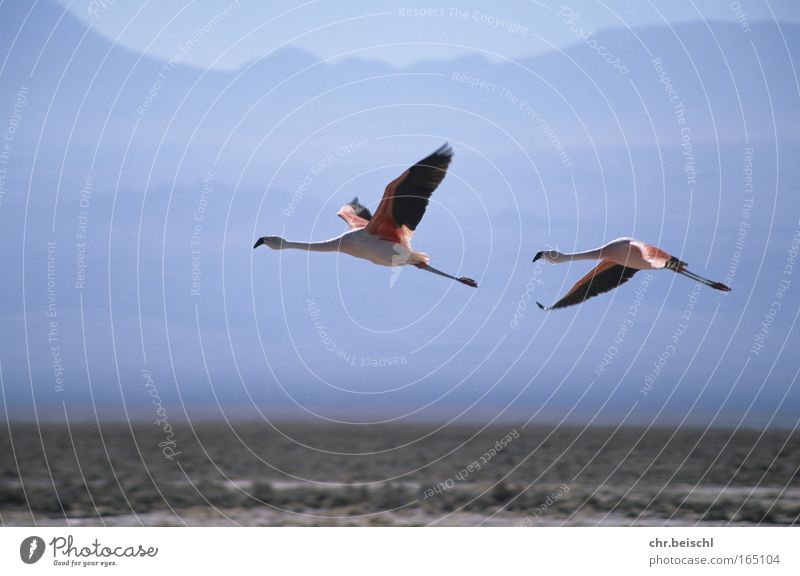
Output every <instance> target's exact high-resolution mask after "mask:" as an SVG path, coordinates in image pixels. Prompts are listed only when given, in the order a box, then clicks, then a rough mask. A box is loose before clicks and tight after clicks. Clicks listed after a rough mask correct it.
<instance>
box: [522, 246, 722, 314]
mask: <svg viewBox="0 0 800 576" xmlns="http://www.w3.org/2000/svg"><path fill="white" fill-rule="evenodd" d="M539 258H544V259H545V260H547V261H548V262H553V263H554V264H560V263H561V262H571V261H572V260H600V264H598V265H597V266H596V267H595V268H594V269H593V270H592V271H591V272H589V273H588V274H587V275H586V276H584V277H583V278H581V279H580V280H578V281H577V282H576V283H575V285H574V286H573V287H572V289H570V291H569V292H567V293H566V294H565V295H564V297H563V298H561V299H560V300H559V301H558V302H556V303H555V304H553V305H552V306H543V305H541V304H539V303H538V302H537V303H536V304H538V305H539V308H541V309H542V310H552V309H554V308H564V307H565V306H572V305H573V304H579V303H581V302H583V301H584V300H588V299H589V298H591V297H592V296H597V295H598V294H602V293H603V292H608V291H609V290H613V289H614V288H616V287H617V286H619V285H621V284H624V283H625V282H627V281H628V280H630V279H631V277H632V276H633V275H634V274H636V273H637V272H638V271H639V270H661V269H667V270H672V271H673V272H677V273H678V274H682V275H684V276H688V277H689V278H691V279H692V280H694V281H696V282H700V283H701V284H705V285H706V286H710V287H711V288H714V289H715V290H722V291H723V292H730V291H731V289H730V288H728V287H727V286H726V285H725V284H722V283H720V282H714V281H712V280H709V279H708V278H703V277H702V276H698V275H697V274H694V273H692V272H689V271H688V270H687V269H686V266H687V264H686V262H682V261H681V260H678V259H677V258H675V257H674V256H671V255H670V254H667V253H666V252H664V251H663V250H661V249H660V248H658V247H657V246H653V245H651V244H647V243H645V242H641V241H639V240H636V239H635V238H618V239H617V240H612V241H611V242H609V243H608V244H606V245H604V246H601V247H600V248H595V249H594V250H588V251H586V252H575V253H573V254H562V253H561V252H559V251H557V250H546V251H544V252H538V253H537V254H536V256H534V258H533V261H534V262H536V261H537V260H538V259H539Z"/></svg>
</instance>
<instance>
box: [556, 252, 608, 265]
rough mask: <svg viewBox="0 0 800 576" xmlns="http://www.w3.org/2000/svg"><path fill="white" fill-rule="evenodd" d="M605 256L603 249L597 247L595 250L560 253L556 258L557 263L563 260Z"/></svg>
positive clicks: (592, 258)
mask: <svg viewBox="0 0 800 576" xmlns="http://www.w3.org/2000/svg"><path fill="white" fill-rule="evenodd" d="M602 257H603V249H602V248H595V249H594V250H587V251H586V252H573V253H572V254H561V253H559V254H558V255H557V256H556V258H555V259H554V260H555V262H556V263H557V264H560V263H562V262H570V261H572V260H599V259H600V258H602Z"/></svg>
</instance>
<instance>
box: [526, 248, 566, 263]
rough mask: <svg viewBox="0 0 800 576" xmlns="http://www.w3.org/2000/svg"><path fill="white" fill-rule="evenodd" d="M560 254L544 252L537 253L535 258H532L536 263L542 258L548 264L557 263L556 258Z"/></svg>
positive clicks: (552, 251)
mask: <svg viewBox="0 0 800 576" xmlns="http://www.w3.org/2000/svg"><path fill="white" fill-rule="evenodd" d="M559 256H561V254H560V253H559V252H558V250H544V251H542V252H537V253H536V256H534V257H533V261H534V262H536V261H537V260H538V259H539V258H544V259H545V260H547V261H548V262H558V258H559Z"/></svg>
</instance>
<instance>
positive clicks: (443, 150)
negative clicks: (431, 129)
mask: <svg viewBox="0 0 800 576" xmlns="http://www.w3.org/2000/svg"><path fill="white" fill-rule="evenodd" d="M434 154H437V155H439V156H447V157H448V158H452V157H453V147H452V146H450V142H445V143H444V144H442V145H441V146H439V148H438V149H437V150H436V152H434Z"/></svg>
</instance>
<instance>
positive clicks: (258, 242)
mask: <svg viewBox="0 0 800 576" xmlns="http://www.w3.org/2000/svg"><path fill="white" fill-rule="evenodd" d="M263 243H264V238H259V239H258V240H256V243H255V244H254V245H253V250H255V249H256V248H258V247H259V246H261V245H262V244H263Z"/></svg>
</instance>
